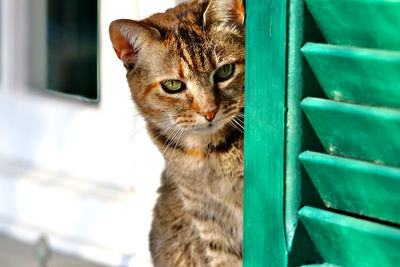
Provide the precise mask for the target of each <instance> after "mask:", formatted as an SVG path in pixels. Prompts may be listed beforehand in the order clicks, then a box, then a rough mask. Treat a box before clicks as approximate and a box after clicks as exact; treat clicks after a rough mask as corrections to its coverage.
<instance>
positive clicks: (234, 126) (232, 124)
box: [228, 121, 244, 133]
mask: <svg viewBox="0 0 400 267" xmlns="http://www.w3.org/2000/svg"><path fill="white" fill-rule="evenodd" d="M228 123H229V125H231V126H232V127H233V128H235V129H236V130H238V131H240V132H241V133H244V131H243V130H242V129H240V128H239V127H237V126H236V124H234V123H233V122H232V121H228Z"/></svg>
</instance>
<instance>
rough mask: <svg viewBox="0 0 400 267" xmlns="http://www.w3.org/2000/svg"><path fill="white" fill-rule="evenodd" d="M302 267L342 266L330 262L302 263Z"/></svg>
mask: <svg viewBox="0 0 400 267" xmlns="http://www.w3.org/2000/svg"><path fill="white" fill-rule="evenodd" d="M301 267H340V266H339V265H333V264H329V263H322V264H309V265H301Z"/></svg>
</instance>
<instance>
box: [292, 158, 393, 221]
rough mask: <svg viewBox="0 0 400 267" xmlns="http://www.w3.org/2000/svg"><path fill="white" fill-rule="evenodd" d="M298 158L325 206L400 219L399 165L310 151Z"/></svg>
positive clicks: (389, 218)
mask: <svg viewBox="0 0 400 267" xmlns="http://www.w3.org/2000/svg"><path fill="white" fill-rule="evenodd" d="M300 160H301V162H302V163H303V166H304V167H305V169H306V171H307V173H308V174H309V176H310V178H311V180H312V182H313V183H314V185H315V187H316V188H317V190H318V192H319V194H320V196H321V198H322V200H323V201H324V204H325V205H326V206H327V207H329V208H335V209H340V210H344V211H347V212H352V213H356V214H360V215H365V216H370V217H374V218H379V219H382V220H388V221H391V222H394V223H400V168H393V167H387V166H382V165H377V164H372V163H368V162H364V161H359V160H353V159H346V158H342V157H336V156H329V155H326V154H322V153H316V152H310V151H307V152H303V153H302V154H301V155H300Z"/></svg>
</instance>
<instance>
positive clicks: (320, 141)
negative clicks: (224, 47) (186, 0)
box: [244, 0, 400, 267]
mask: <svg viewBox="0 0 400 267" xmlns="http://www.w3.org/2000/svg"><path fill="white" fill-rule="evenodd" d="M287 1H288V2H287V3H286V1H275V0H264V1H261V0H247V3H246V4H247V6H246V15H247V22H246V23H247V24H246V30H247V36H246V38H247V40H246V42H247V43H246V99H245V100H246V109H245V112H246V121H245V130H246V132H245V190H244V266H249V267H253V266H257V267H258V266H271V267H275V266H326V267H328V266H346V267H347V266H356V267H359V266H361V267H363V266H366V267H370V266H383V267H386V266H388V267H390V266H393V267H394V266H400V1H398V0H306V3H305V2H304V0H287Z"/></svg>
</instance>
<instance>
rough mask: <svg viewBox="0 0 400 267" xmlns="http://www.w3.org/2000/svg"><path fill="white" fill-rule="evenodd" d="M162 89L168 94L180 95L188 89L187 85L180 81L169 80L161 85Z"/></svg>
mask: <svg viewBox="0 0 400 267" xmlns="http://www.w3.org/2000/svg"><path fill="white" fill-rule="evenodd" d="M161 87H162V88H163V89H164V91H166V92H167V93H170V94H173V93H178V92H180V91H182V90H184V89H185V88H186V86H185V84H184V83H183V82H181V81H179V80H168V81H165V82H162V83H161Z"/></svg>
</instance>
